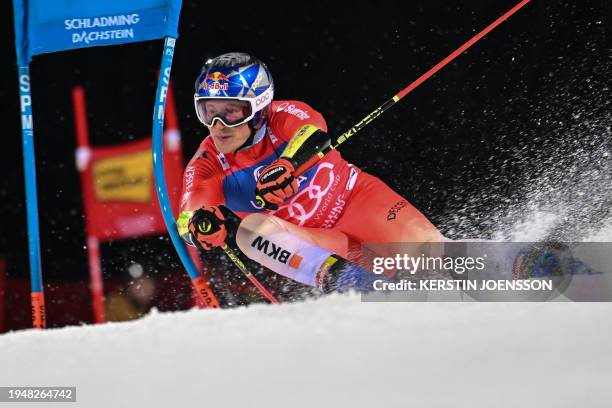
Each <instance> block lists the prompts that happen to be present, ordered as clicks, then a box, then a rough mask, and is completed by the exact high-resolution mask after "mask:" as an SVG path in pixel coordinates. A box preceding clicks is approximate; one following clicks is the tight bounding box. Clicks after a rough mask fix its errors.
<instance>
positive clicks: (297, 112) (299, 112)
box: [276, 102, 310, 120]
mask: <svg viewBox="0 0 612 408" xmlns="http://www.w3.org/2000/svg"><path fill="white" fill-rule="evenodd" d="M276 111H277V112H287V113H288V114H290V115H293V116H295V117H296V118H298V119H302V120H305V119H310V114H309V113H308V111H306V110H304V109H300V108H298V107H296V106H295V105H294V104H292V103H289V102H283V103H281V104H280V105H278V106H277V107H276Z"/></svg>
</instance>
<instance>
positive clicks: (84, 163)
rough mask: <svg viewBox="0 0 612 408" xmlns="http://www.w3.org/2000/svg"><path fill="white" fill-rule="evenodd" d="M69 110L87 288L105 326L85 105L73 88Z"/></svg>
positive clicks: (80, 91) (79, 89)
mask: <svg viewBox="0 0 612 408" xmlns="http://www.w3.org/2000/svg"><path fill="white" fill-rule="evenodd" d="M72 106H73V109H74V124H75V128H76V135H77V151H76V164H77V169H78V171H79V174H80V176H81V177H80V178H81V190H82V196H83V209H84V214H85V230H86V231H87V260H88V263H89V286H90V291H91V301H92V306H93V318H94V322H95V323H104V322H105V321H106V318H105V316H104V283H103V278H102V265H101V260H100V248H99V246H100V242H99V239H98V237H95V236H93V235H91V234H90V232H89V231H90V228H89V222H90V221H89V217H90V216H91V214H89V211H88V205H87V199H88V198H87V197H90V196H91V195H90V194H89V189H91V186H90V183H89V182H88V180H87V178H86V171H87V169H88V168H89V165H90V159H91V147H90V146H89V128H88V126H87V108H86V104H85V91H84V90H83V88H82V87H80V86H76V87H74V88H73V89H72Z"/></svg>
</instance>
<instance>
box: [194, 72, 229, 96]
mask: <svg viewBox="0 0 612 408" xmlns="http://www.w3.org/2000/svg"><path fill="white" fill-rule="evenodd" d="M200 88H201V89H205V90H212V91H227V89H228V88H229V78H228V76H227V75H225V74H222V73H221V72H219V71H215V72H213V73H210V74H208V75H206V78H205V79H204V81H203V83H202V85H201V87H200Z"/></svg>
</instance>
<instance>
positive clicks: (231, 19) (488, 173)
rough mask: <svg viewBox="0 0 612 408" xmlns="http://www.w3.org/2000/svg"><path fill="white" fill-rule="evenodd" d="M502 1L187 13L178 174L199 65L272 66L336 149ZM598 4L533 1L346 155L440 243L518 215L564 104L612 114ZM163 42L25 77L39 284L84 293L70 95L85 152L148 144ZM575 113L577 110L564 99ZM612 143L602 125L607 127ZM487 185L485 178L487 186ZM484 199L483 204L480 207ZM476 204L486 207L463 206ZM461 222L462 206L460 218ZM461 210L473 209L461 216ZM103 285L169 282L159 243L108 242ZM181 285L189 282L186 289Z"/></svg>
mask: <svg viewBox="0 0 612 408" xmlns="http://www.w3.org/2000/svg"><path fill="white" fill-rule="evenodd" d="M515 3H516V2H515V1H514V0H512V1H506V0H504V1H487V0H479V1H476V0H474V1H449V0H444V1H442V0H427V1H420V0H419V1H416V0H415V1H410V2H406V1H387V2H372V1H361V2H353V3H351V4H350V6H349V5H341V4H333V5H330V4H331V3H328V7H324V6H322V5H321V6H314V5H312V6H311V5H309V4H308V3H306V2H288V3H282V5H280V3H279V5H276V4H275V3H273V2H266V3H257V4H255V3H252V2H251V3H248V4H244V5H240V4H237V3H234V2H232V3H231V5H229V4H228V5H227V6H226V5H225V4H224V3H221V2H214V3H213V2H205V1H201V2H196V1H184V4H183V10H182V14H181V24H180V28H179V30H180V35H181V36H180V38H179V40H178V42H177V51H176V54H175V57H174V65H173V70H172V81H173V86H174V91H175V95H176V100H177V107H178V113H179V121H180V127H181V131H182V135H183V148H184V152H185V155H186V157H185V159H186V160H187V159H188V158H189V157H190V156H191V153H192V152H193V151H194V150H195V148H196V146H197V145H198V144H199V142H200V141H201V139H202V137H204V136H205V129H203V128H202V126H201V125H200V124H199V122H198V121H197V119H196V118H195V116H194V112H193V102H192V95H193V83H194V79H195V76H196V74H197V73H198V71H199V68H200V66H201V64H202V63H203V62H204V60H205V59H206V58H207V57H211V56H215V55H217V54H220V53H223V52H227V51H244V52H248V53H251V54H253V55H255V56H257V57H258V58H260V59H262V60H263V61H265V62H266V63H267V65H268V67H269V68H270V69H271V71H272V74H273V76H274V79H275V83H276V95H275V96H276V99H299V100H303V101H305V102H307V103H309V104H310V105H311V106H313V107H314V108H315V109H317V110H319V111H320V112H322V113H323V114H324V116H325V117H326V119H327V121H328V126H329V129H330V132H331V134H333V135H338V134H339V133H340V132H342V131H344V130H346V129H348V128H350V127H351V126H352V125H353V124H354V123H356V122H357V121H359V120H360V119H361V118H362V117H364V116H365V115H366V114H368V113H369V112H371V111H372V110H373V109H374V108H376V107H377V106H378V105H380V104H381V103H382V102H384V101H385V100H386V99H388V98H390V97H391V96H393V95H394V94H395V93H396V92H397V91H399V90H400V89H402V88H403V87H405V86H407V85H408V84H409V83H410V82H412V81H413V80H414V79H416V78H417V77H418V76H419V75H421V74H422V73H423V72H425V71H426V70H427V69H429V68H430V67H431V66H433V65H434V64H436V63H437V62H438V61H439V60H441V59H442V58H443V57H445V56H446V55H448V54H449V53H450V52H451V51H453V50H454V49H455V48H456V47H458V46H459V45H460V44H462V43H463V42H465V41H466V40H468V39H469V38H470V37H471V36H472V35H474V34H475V33H476V32H477V31H479V30H481V29H482V28H484V27H485V26H486V25H488V24H489V23H491V22H492V21H493V20H494V19H496V18H497V17H498V16H499V15H501V14H502V13H504V12H505V11H507V10H508V9H509V8H511V7H512V6H513V5H514V4H515ZM0 7H1V8H2V10H1V13H0V15H1V16H2V25H1V33H2V36H1V38H2V39H3V40H2V41H3V43H4V47H3V49H4V50H5V58H4V63H3V64H2V75H1V78H2V82H1V83H0V100H1V101H2V103H1V111H0V115H1V118H2V125H3V134H4V137H3V138H2V140H3V148H2V152H1V159H0V163H1V164H0V166H1V170H0V171H1V174H2V177H1V180H0V209H1V210H0V214H1V216H0V256H5V257H6V261H7V272H8V275H9V276H11V277H24V278H26V277H27V275H28V260H27V238H26V218H25V209H24V207H25V202H24V201H25V198H24V187H23V171H22V159H21V131H20V121H19V120H20V119H19V118H20V116H19V105H18V87H17V70H16V63H15V53H14V42H13V41H14V37H13V28H12V10H11V2H9V1H4V2H2V5H1V6H0ZM610 17H612V3H611V2H609V1H605V0H602V1H580V2H571V1H537V0H535V1H532V2H531V3H530V4H528V5H527V6H526V7H525V8H524V9H523V10H521V11H519V12H518V13H517V14H516V15H515V16H513V17H511V18H510V19H509V20H508V21H507V22H505V23H503V24H502V25H501V26H500V27H498V28H497V29H495V30H494V31H493V32H491V33H490V34H489V35H488V36H487V37H485V39H483V40H482V41H480V42H479V43H477V44H476V45H475V46H474V47H472V48H471V49H470V50H469V51H468V52H467V53H464V54H463V55H462V56H460V57H459V58H458V59H456V60H455V61H454V62H453V63H451V64H450V65H448V66H447V67H445V68H444V69H443V70H442V71H441V72H440V73H438V74H437V75H435V76H434V77H433V78H431V79H430V80H428V81H427V82H425V83H424V84H423V85H421V86H420V87H419V88H417V89H416V90H415V91H414V92H413V93H412V94H410V95H409V96H408V97H407V98H405V99H404V100H403V101H402V102H401V103H400V104H398V105H396V106H395V107H393V108H392V110H390V111H388V112H387V113H385V114H384V115H383V116H381V117H380V118H378V119H377V120H376V121H375V122H374V123H372V124H371V125H370V126H369V127H367V128H366V129H365V130H364V131H362V132H361V134H359V135H358V136H355V137H354V139H353V140H351V141H350V142H349V143H347V144H346V145H345V146H343V147H342V148H341V152H342V153H343V155H344V157H345V158H346V159H347V160H349V161H350V162H352V163H355V164H357V165H358V166H360V167H361V168H362V169H364V170H366V171H368V172H370V173H372V174H374V175H377V176H379V177H381V178H382V179H383V180H385V181H387V182H388V183H389V184H390V185H391V186H392V187H394V188H395V189H396V190H397V191H399V192H400V193H401V194H403V195H404V196H405V197H406V198H408V199H409V200H410V201H411V202H412V203H413V204H414V205H415V206H416V207H417V208H419V209H420V210H421V211H423V212H424V213H425V214H426V215H427V216H429V217H430V218H431V219H432V220H433V222H434V223H435V224H436V225H438V226H439V227H440V228H441V230H442V231H443V232H444V233H445V234H447V235H448V236H449V237H451V238H455V237H461V236H463V233H465V230H464V229H461V228H462V226H463V224H464V222H462V221H457V214H458V213H461V215H462V217H464V218H468V219H469V220H470V222H469V225H470V227H471V230H470V232H472V233H478V234H480V235H481V236H487V234H490V233H491V224H492V223H494V222H495V220H491V219H490V214H491V212H490V211H491V210H492V209H493V208H495V207H496V206H497V205H498V204H499V203H500V202H505V203H508V204H509V205H511V204H512V203H514V202H516V203H518V202H519V201H520V197H521V191H522V188H524V183H525V182H526V178H525V177H523V175H524V174H525V169H526V167H529V166H531V165H532V164H533V163H537V162H538V161H540V160H542V154H543V152H545V151H546V149H547V148H549V147H551V146H554V144H555V143H557V140H556V139H555V134H556V132H557V130H558V129H559V122H561V123H565V125H566V126H570V125H571V124H572V120H573V119H572V118H573V116H572V113H573V112H572V110H571V106H572V105H577V104H579V101H581V100H588V99H589V98H590V95H592V94H593V93H594V92H595V91H598V92H599V91H601V90H602V89H603V92H604V93H605V96H604V102H603V103H601V102H598V103H597V104H595V105H594V106H593V110H597V109H608V110H609V108H610V107H609V105H608V103H609V100H610V98H609V96H610V91H609V88H605V86H607V85H609V78H610V75H609V74H610V72H609V70H606V69H607V66H606V64H607V65H609V63H610V59H611V55H612V54H611V48H612V47H611V45H612V44H611V39H610V31H611V29H610V24H611V19H610ZM161 51H162V42H161V41H156V42H148V43H144V44H134V45H126V46H120V47H97V48H90V49H84V50H78V51H71V52H62V53H55V54H50V55H43V56H39V57H35V59H34V60H33V62H32V64H31V74H32V89H33V111H34V129H35V133H34V134H35V140H36V157H37V176H38V187H39V208H40V214H41V216H40V220H41V222H40V231H41V248H42V265H43V277H44V279H45V280H49V281H60V280H62V281H65V280H72V281H79V280H80V281H86V279H87V276H88V272H87V258H86V250H85V249H84V244H85V236H84V232H83V229H84V223H83V219H82V205H81V195H80V184H79V176H78V173H77V171H76V170H75V164H74V149H75V135H74V128H73V116H72V110H71V96H70V92H71V88H72V86H74V85H77V84H81V85H83V86H84V87H85V89H86V92H87V103H88V111H89V125H90V132H91V142H92V144H93V145H103V144H113V143H120V142H125V141H128V140H132V139H135V138H140V137H144V136H145V135H148V134H150V130H151V117H152V110H153V97H154V92H155V86H156V83H157V79H156V70H157V69H158V66H159V63H160V60H161ZM570 101H575V102H570ZM608 131H609V128H608ZM493 180H495V181H494V182H493ZM483 190H485V191H486V193H487V194H483V193H482V192H483ZM475 197H479V199H478V205H477V206H476V207H474V206H473V205H472V204H471V202H473V200H474V198H475ZM466 208H467V209H468V210H466ZM466 211H467V213H466ZM102 256H103V270H104V274H105V276H106V277H110V276H116V275H121V274H125V271H126V269H127V267H128V266H129V265H130V264H131V263H132V262H138V263H141V264H143V265H144V266H145V270H147V271H148V272H150V273H155V271H163V270H165V269H167V268H170V269H172V268H174V269H177V268H178V265H176V262H177V257H176V255H175V253H174V249H173V248H172V246H171V244H170V242H169V241H168V240H167V239H164V238H163V237H150V238H145V239H138V240H133V241H130V242H115V243H108V244H104V245H103V248H102ZM185 281H187V276H186V275H185Z"/></svg>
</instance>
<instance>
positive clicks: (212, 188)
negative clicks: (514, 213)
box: [177, 53, 445, 288]
mask: <svg viewBox="0 0 612 408" xmlns="http://www.w3.org/2000/svg"><path fill="white" fill-rule="evenodd" d="M273 96H274V82H273V80H272V75H271V74H270V71H269V70H268V68H267V67H266V65H265V64H264V63H263V62H261V61H259V60H258V59H256V58H254V57H252V56H250V55H247V54H243V53H228V54H223V55H220V56H218V57H216V58H213V59H210V60H208V61H207V62H206V64H205V65H204V66H203V68H202V70H201V72H200V74H199V75H198V77H197V80H196V83H195V95H194V103H195V110H196V113H197V117H198V119H199V120H200V121H201V122H202V123H203V124H204V125H205V126H206V127H207V129H208V131H209V133H210V135H209V136H207V137H206V138H204V140H203V142H202V143H201V145H200V147H199V149H198V150H197V152H196V153H195V155H194V156H193V158H192V159H191V161H190V162H189V164H188V166H187V168H186V169H185V173H184V179H183V195H182V198H181V204H180V216H179V219H178V221H177V225H178V229H179V233H180V234H181V236H182V237H183V239H184V240H185V241H186V242H187V243H188V244H190V245H194V246H196V247H199V248H203V249H206V250H209V249H212V248H214V247H218V246H221V245H223V244H224V243H225V240H226V238H227V233H228V231H227V226H226V222H225V221H226V215H227V210H226V208H228V209H229V210H231V211H232V212H234V213H236V214H237V215H238V216H239V217H240V218H242V221H241V223H240V228H239V229H238V231H237V243H238V246H239V247H240V249H241V250H242V251H243V252H244V253H245V254H246V255H247V256H248V257H249V258H251V259H253V260H256V261H258V262H260V263H261V264H262V265H264V266H266V267H268V268H270V269H272V270H273V271H275V272H277V273H280V274H283V275H285V276H287V277H289V278H292V279H294V280H297V281H299V282H302V283H305V284H308V285H312V286H317V287H319V288H325V287H328V288H329V282H327V283H326V280H329V279H330V278H329V277H328V276H327V275H329V273H328V272H329V269H330V267H332V265H333V264H334V262H336V261H337V260H343V259H354V258H355V253H356V252H357V251H356V250H357V249H358V248H359V244H360V243H362V242H439V241H444V240H445V238H444V237H443V236H442V234H441V233H440V232H439V231H438V230H437V229H436V227H435V226H434V225H433V224H432V223H431V222H430V221H429V220H428V219H427V218H426V217H425V216H424V215H423V214H421V212H419V211H418V210H417V209H416V208H415V207H413V206H412V205H411V204H410V203H409V202H408V200H406V199H405V198H404V197H402V196H401V195H399V194H397V193H396V192H395V191H393V190H392V189H391V188H389V187H388V186H387V185H386V184H385V183H384V182H383V181H381V180H380V179H378V178H376V177H374V176H372V175H370V174H368V173H366V172H364V171H361V170H360V169H359V168H358V167H356V166H354V165H352V164H350V163H348V162H346V161H345V160H344V159H343V158H342V156H341V155H340V153H339V152H338V151H337V150H332V151H331V152H330V153H328V154H326V155H325V156H323V157H322V158H321V159H319V158H318V157H317V156H316V154H317V153H319V152H321V151H322V150H323V149H324V148H325V147H327V146H328V145H329V144H330V142H331V139H330V136H329V135H328V134H327V126H326V123H325V119H324V118H323V116H322V115H321V114H320V113H319V112H317V111H316V110H314V109H313V108H312V107H310V106H308V105H307V104H305V103H303V102H300V101H293V100H287V101H274V100H273ZM298 170H299V171H298ZM298 174H299V175H298ZM204 221H206V222H204ZM278 248H280V249H278ZM281 251H285V252H281ZM285 253H286V254H293V255H295V256H292V257H291V259H289V257H288V255H286V256H282V254H285ZM298 254H299V255H298ZM304 259H306V260H307V261H304V262H301V261H302V260H304ZM300 263H301V265H300ZM341 263H342V262H341ZM345 269H346V268H345ZM349 269H351V268H349ZM354 272H355V271H353V272H352V273H354ZM359 273H362V272H359ZM334 279H335V278H334Z"/></svg>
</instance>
